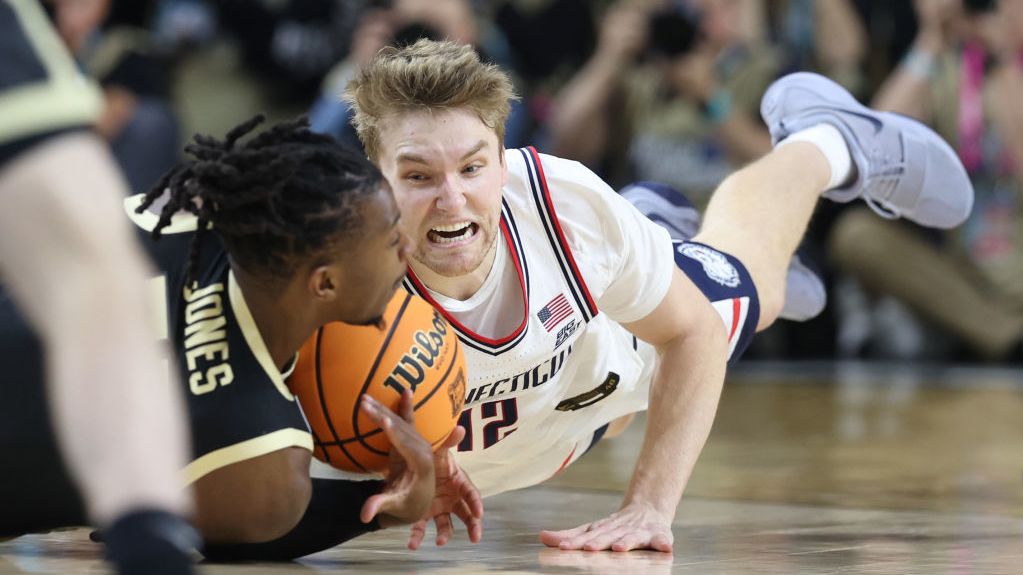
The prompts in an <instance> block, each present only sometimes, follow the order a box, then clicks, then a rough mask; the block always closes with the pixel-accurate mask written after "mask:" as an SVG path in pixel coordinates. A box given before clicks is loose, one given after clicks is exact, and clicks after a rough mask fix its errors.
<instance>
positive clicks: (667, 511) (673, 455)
mask: <svg viewBox="0 0 1023 575" xmlns="http://www.w3.org/2000/svg"><path fill="white" fill-rule="evenodd" d="M625 327H626V328H628V329H629V331H631V332H632V333H634V334H635V335H636V336H637V337H639V338H641V339H643V340H645V341H648V342H650V343H652V344H654V345H656V346H657V349H658V353H659V356H660V363H659V365H658V369H657V374H656V375H655V376H654V381H653V385H652V386H651V390H650V408H649V420H648V423H647V429H646V434H645V436H644V438H643V447H642V449H641V450H640V454H639V459H638V461H637V463H636V469H635V471H634V472H633V475H632V480H631V481H630V482H629V487H628V489H627V490H626V493H625V499H624V501H623V502H622V506H621V508H620V509H619V510H618V512H616V513H614V514H612V515H611V516H610V517H608V518H606V519H603V520H600V521H595V522H593V523H588V524H586V525H581V526H579V527H576V528H574V529H569V530H565V531H557V532H549V531H545V532H543V533H541V535H540V537H541V540H542V541H543V542H544V544H546V545H548V546H551V547H560V548H561V549H585V550H600V549H612V550H614V551H628V550H630V549H642V548H651V549H655V550H658V551H663V552H670V551H671V549H672V542H673V536H672V533H671V524H672V521H673V520H674V517H675V510H676V508H677V507H678V503H679V499H680V498H681V497H682V492H683V490H684V489H685V487H686V483H687V482H688V481H689V477H690V475H691V474H692V471H693V466H694V465H695V464H696V459H697V458H698V457H699V455H700V452H701V451H702V449H703V446H704V443H705V442H706V441H707V436H708V435H709V434H710V429H711V425H712V424H713V422H714V415H715V412H716V411H717V404H718V399H719V398H720V395H721V387H722V384H723V382H724V377H725V365H726V358H727V355H728V344H727V337H726V334H725V331H724V326H723V324H722V323H721V318H720V316H718V314H717V312H715V311H714V308H713V307H712V306H711V305H710V303H709V302H708V301H707V299H706V297H705V296H704V295H703V294H702V293H701V292H700V291H699V289H697V287H696V286H695V285H694V284H693V283H692V281H690V280H689V278H687V277H686V276H685V275H684V274H683V273H682V272H681V271H680V270H677V269H676V270H675V271H674V276H673V278H672V283H671V287H670V288H669V290H668V294H667V295H666V296H665V298H664V300H663V301H662V302H661V303H660V305H658V306H657V308H656V309H655V310H654V311H653V312H652V313H650V314H649V315H648V316H647V317H646V318H644V319H642V320H640V321H637V322H635V323H632V324H629V325H627V326H625Z"/></svg>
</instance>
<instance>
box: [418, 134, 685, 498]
mask: <svg viewBox="0 0 1023 575" xmlns="http://www.w3.org/2000/svg"><path fill="white" fill-rule="evenodd" d="M505 161H506V162H507V164H508V171H509V180H508V184H507V185H506V186H505V189H504V199H503V210H502V216H501V232H502V239H501V240H500V243H499V246H498V249H501V250H506V251H507V256H508V257H505V258H503V261H504V266H501V265H499V264H495V267H494V269H493V270H491V273H490V276H491V277H488V279H487V281H486V283H485V284H484V286H485V288H487V289H481V291H480V294H478V295H482V296H483V297H481V298H480V301H478V302H476V301H474V302H473V304H474V305H471V306H469V307H468V308H467V309H466V308H465V307H464V306H463V307H462V308H460V309H457V310H456V311H451V310H450V309H446V307H448V308H451V307H456V306H452V305H448V306H446V307H445V305H444V300H445V298H442V297H441V296H439V295H437V294H433V293H431V292H430V291H429V290H427V289H426V287H425V286H424V285H422V283H421V282H419V280H418V279H417V278H416V277H415V276H414V275H413V274H411V273H410V274H409V276H408V278H407V279H406V282H405V285H406V288H407V289H408V290H410V291H412V292H414V293H417V294H419V295H421V296H423V297H424V298H426V299H427V300H428V301H430V302H431V303H433V304H434V306H435V307H437V308H438V309H440V310H442V313H443V314H444V315H445V317H447V319H448V321H450V322H451V324H452V325H453V326H454V327H455V330H456V331H457V332H458V335H459V338H460V339H461V342H462V344H463V345H462V348H463V350H464V351H465V357H466V364H467V368H468V375H469V381H468V383H467V394H466V399H465V410H464V411H463V413H462V417H461V419H460V424H461V425H463V426H464V427H465V428H466V430H467V432H468V433H467V436H466V438H465V440H464V441H463V442H462V444H461V445H459V446H458V450H457V461H458V463H459V464H460V465H461V466H462V467H463V468H464V469H465V470H466V472H468V474H469V477H471V478H472V480H473V481H474V482H475V484H476V485H477V487H478V488H479V489H480V491H481V493H482V494H483V495H484V496H489V495H494V494H496V493H500V492H502V491H507V490H509V489H516V488H521V487H526V486H529V485H534V484H537V483H540V482H542V481H544V480H546V479H548V478H550V477H551V476H553V475H554V474H556V473H557V472H558V471H560V470H561V469H562V468H564V467H565V466H566V465H568V464H569V463H571V462H572V461H574V460H575V459H577V458H578V457H579V456H581V455H582V454H583V452H585V451H586V449H587V448H588V447H589V445H590V443H591V441H592V438H593V433H594V431H595V430H597V429H598V428H599V427H601V426H602V425H604V424H606V423H608V422H610V421H611V420H613V419H615V418H617V417H619V416H622V415H625V414H628V413H632V412H635V411H641V410H644V409H646V407H647V396H648V392H649V382H650V379H651V376H652V373H653V368H654V364H655V354H654V351H653V349H652V348H651V347H650V346H648V345H645V344H643V343H642V342H637V341H636V339H635V338H634V337H633V336H632V334H630V333H629V332H628V331H626V330H625V329H624V328H622V327H621V325H620V324H619V323H618V321H620V322H630V321H636V320H638V319H641V318H643V317H645V316H646V315H648V314H649V313H650V312H651V311H653V309H654V308H655V307H656V306H657V305H658V304H659V303H660V301H661V299H663V297H664V295H665V293H667V290H668V286H669V284H670V283H671V276H672V273H673V270H674V268H675V265H674V259H673V255H672V250H673V247H672V243H671V239H670V238H669V237H668V234H667V232H666V231H664V230H663V229H662V228H660V227H659V226H657V225H655V224H653V223H652V222H650V221H649V220H647V219H646V218H645V217H643V216H642V215H641V214H640V213H639V212H638V211H636V209H635V208H633V207H632V205H631V204H629V203H628V202H627V201H626V200H624V199H623V198H621V197H620V196H618V194H616V193H615V192H614V190H612V189H611V188H609V187H608V186H607V184H605V183H604V182H603V181H602V180H601V179H600V178H598V177H597V176H596V175H594V174H593V173H592V172H590V171H589V170H588V169H586V168H585V167H583V166H582V165H581V164H578V163H576V162H571V161H567V160H563V159H560V158H555V157H553V156H546V155H540V154H538V153H536V151H534V150H532V149H531V148H530V149H522V150H507V151H506V153H505ZM501 260H502V258H499V260H498V261H501ZM505 266H513V269H514V273H512V272H511V271H509V270H510V269H511V268H508V267H505ZM499 268H500V269H499ZM508 277H513V278H517V279H518V281H517V282H510V281H502V279H503V278H508ZM490 282H499V284H498V285H496V286H495V285H489V286H488V283H490ZM519 294H521V295H522V297H518V296H519ZM523 301H525V304H526V305H525V306H522V302H523ZM459 303H461V302H459ZM510 305H514V306H517V307H519V308H522V307H524V309H519V310H516V311H515V314H512V315H513V317H515V318H520V321H518V323H517V325H516V326H515V327H514V328H513V329H509V330H506V331H505V333H502V334H480V333H478V332H477V331H474V330H475V329H479V326H481V325H485V324H486V323H487V322H486V321H485V318H486V317H488V316H489V317H493V316H494V315H495V311H496V310H500V311H501V315H504V316H506V317H507V314H508V313H511V311H512V310H509V309H508V306H510ZM516 314H517V315H516ZM612 318H614V319H612ZM615 320H618V321H615Z"/></svg>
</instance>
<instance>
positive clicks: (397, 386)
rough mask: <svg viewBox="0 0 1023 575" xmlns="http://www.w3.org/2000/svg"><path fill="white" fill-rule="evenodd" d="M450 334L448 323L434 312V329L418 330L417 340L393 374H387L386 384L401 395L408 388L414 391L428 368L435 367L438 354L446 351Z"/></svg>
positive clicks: (415, 339)
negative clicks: (446, 341) (445, 343)
mask: <svg viewBox="0 0 1023 575" xmlns="http://www.w3.org/2000/svg"><path fill="white" fill-rule="evenodd" d="M447 334H448V324H447V322H446V321H444V318H442V317H441V316H440V314H439V313H437V312H434V313H433V329H432V330H430V331H417V332H416V334H415V335H414V336H413V337H412V340H413V341H415V342H416V345H413V346H412V347H411V348H410V349H409V350H408V353H406V354H405V355H403V356H401V359H400V360H399V361H398V365H396V366H394V369H393V370H391V374H390V375H388V376H387V380H386V381H384V385H385V386H387V387H390V388H392V389H394V391H396V392H398V395H401V394H402V392H403V391H405V389H406V388H408V389H411V390H412V393H413V394H414V393H415V392H416V388H417V387H419V384H420V383H423V379H424V378H425V377H426V369H424V366H425V367H426V368H430V367H433V365H434V363H435V361H436V360H437V356H439V355H441V353H442V352H444V351H445V350H444V336H446V335H447Z"/></svg>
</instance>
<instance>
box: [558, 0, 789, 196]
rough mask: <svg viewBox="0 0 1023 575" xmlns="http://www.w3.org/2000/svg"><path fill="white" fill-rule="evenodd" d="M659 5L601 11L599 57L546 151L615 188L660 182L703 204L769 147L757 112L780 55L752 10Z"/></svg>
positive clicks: (567, 103) (695, 0) (562, 110)
mask: <svg viewBox="0 0 1023 575" xmlns="http://www.w3.org/2000/svg"><path fill="white" fill-rule="evenodd" d="M654 4H655V5H654V6H653V7H651V6H648V4H640V3H637V2H630V1H627V0H622V1H619V2H617V3H616V4H615V5H613V6H612V7H611V8H610V9H609V10H608V11H607V12H606V13H605V14H604V17H603V20H602V22H601V26H600V33H599V40H598V44H597V47H596V50H595V51H594V53H593V55H592V57H591V58H590V60H589V61H588V62H587V63H586V65H585V66H584V67H583V68H582V70H580V71H579V72H578V74H576V75H575V77H574V78H573V79H572V80H571V81H570V82H569V84H568V85H567V86H566V88H565V89H564V91H563V92H562V93H561V94H560V95H559V96H558V100H557V102H556V104H555V113H554V115H553V117H552V118H551V122H550V126H549V128H550V132H551V145H550V150H551V152H552V153H554V154H557V155H559V156H564V157H568V158H573V159H577V160H580V161H582V162H583V163H585V164H587V165H588V166H590V167H591V168H593V169H595V170H597V171H598V172H600V173H602V174H603V175H604V176H605V179H607V180H608V181H609V182H610V183H612V185H616V186H620V185H622V184H624V183H628V182H631V181H636V180H654V181H658V182H662V183H666V184H669V185H672V186H674V187H675V188H677V189H679V190H681V191H682V192H684V193H685V194H686V195H687V196H689V198H690V199H691V200H692V201H693V202H694V203H696V204H697V205H702V204H703V203H704V202H705V200H706V198H707V196H708V195H709V194H710V192H711V191H712V190H713V189H714V187H715V186H716V185H717V184H718V183H719V182H720V181H721V180H722V179H724V177H725V176H726V175H727V174H728V173H730V172H731V171H732V170H734V169H735V167H737V166H740V165H742V164H744V163H746V162H748V161H750V160H752V159H754V158H757V157H759V156H760V155H762V154H763V153H765V152H767V151H768V150H770V147H771V146H770V139H769V136H768V134H767V130H766V129H765V128H764V127H763V125H762V123H761V122H760V120H759V113H758V110H759V102H760V96H761V95H762V94H763V92H764V90H765V89H766V87H767V85H768V84H769V83H770V81H771V80H773V79H774V77H775V72H776V70H777V67H778V58H777V54H776V52H775V51H774V50H772V49H771V48H770V47H769V46H767V45H765V44H763V43H761V42H760V41H758V40H757V39H756V37H757V35H758V33H757V30H758V29H759V30H762V29H763V28H762V22H757V19H758V18H760V17H762V15H760V13H759V9H756V3H751V2H744V1H743V0H690V1H687V2H656V3H654ZM754 9H756V10H755V12H754V16H753V17H751V16H750V11H751V10H754Z"/></svg>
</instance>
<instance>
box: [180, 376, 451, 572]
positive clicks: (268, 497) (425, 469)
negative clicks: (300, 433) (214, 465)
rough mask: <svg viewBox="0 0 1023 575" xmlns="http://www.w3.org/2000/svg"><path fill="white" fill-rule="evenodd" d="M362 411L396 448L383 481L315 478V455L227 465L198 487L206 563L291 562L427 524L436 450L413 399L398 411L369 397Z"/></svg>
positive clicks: (284, 453) (293, 452)
mask: <svg viewBox="0 0 1023 575" xmlns="http://www.w3.org/2000/svg"><path fill="white" fill-rule="evenodd" d="M360 407H361V409H362V410H363V413H365V414H366V416H367V417H369V418H370V419H371V420H372V421H374V422H375V423H377V424H378V425H380V427H381V429H383V430H384V433H385V434H386V435H387V438H388V440H389V441H390V442H391V445H392V449H391V456H390V462H389V463H390V466H389V469H388V472H387V478H386V479H385V480H384V481H342V480H323V479H317V480H311V479H310V478H309V459H310V454H309V452H308V451H306V450H304V449H301V448H296V447H292V448H287V449H282V450H279V451H275V452H272V453H269V454H267V455H263V456H261V457H254V458H251V459H247V460H245V461H241V462H238V463H235V464H233V465H229V466H225V467H223V468H221V469H218V470H216V471H214V472H211V473H209V474H207V475H205V476H203V477H202V478H201V479H199V480H198V481H197V482H196V486H195V487H196V499H197V503H198V507H199V513H198V525H199V528H200V530H201V531H202V532H203V535H204V536H205V537H206V539H207V546H206V549H205V551H204V553H206V555H207V557H210V558H216V559H229V560H264V561H279V560H290V559H294V558H295V557H301V556H303V555H307V554H309V553H315V552H317V551H322V550H323V549H328V548H330V547H333V546H335V545H337V544H339V543H342V542H344V541H347V540H348V539H351V538H353V537H357V536H359V535H361V534H363V533H367V532H369V531H374V530H376V529H379V528H380V527H390V526H394V525H402V524H408V523H414V522H416V521H419V520H420V519H422V518H423V517H424V516H425V515H426V513H427V511H428V509H429V506H430V503H431V501H432V500H433V496H434V483H435V475H434V462H433V459H432V457H431V455H432V453H431V450H430V444H429V443H427V441H426V440H425V439H423V437H422V436H421V435H419V433H418V432H417V431H416V429H415V427H414V425H413V421H412V420H413V411H412V394H411V393H410V392H408V391H406V392H405V394H404V395H403V396H402V399H401V404H400V406H399V411H400V412H401V415H399V414H397V413H394V412H392V411H390V410H389V409H387V408H386V407H384V406H382V405H381V404H379V403H377V402H375V401H373V400H372V399H370V398H368V397H367V398H365V399H364V400H363V403H362V404H361V405H360Z"/></svg>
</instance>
